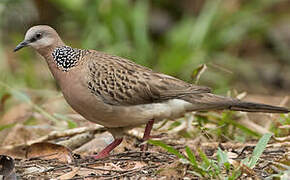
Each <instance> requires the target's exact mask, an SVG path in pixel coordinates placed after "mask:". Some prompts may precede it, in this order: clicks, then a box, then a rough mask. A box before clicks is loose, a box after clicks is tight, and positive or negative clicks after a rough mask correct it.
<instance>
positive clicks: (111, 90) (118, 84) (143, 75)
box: [83, 51, 210, 105]
mask: <svg viewBox="0 0 290 180" xmlns="http://www.w3.org/2000/svg"><path fill="white" fill-rule="evenodd" d="M83 58H85V59H87V60H88V63H87V64H88V69H89V72H90V73H89V81H88V88H89V89H90V90H91V92H92V93H93V94H95V95H96V96H98V97H100V98H102V100H103V101H104V102H105V103H107V104H111V105H138V104H148V103H154V102H161V101H165V100H168V99H174V98H181V97H183V96H186V95H188V94H199V93H207V92H210V89H209V88H207V87H202V86H196V85H192V84H189V83H186V82H184V81H181V80H179V79H176V78H174V77H171V76H168V75H165V74H161V73H156V72H153V71H152V70H151V69H148V68H146V67H143V66H140V65H138V64H135V63H134V62H132V61H129V60H127V59H124V58H120V57H117V56H112V55H108V54H104V53H101V52H97V51H90V53H88V54H87V55H86V56H85V57H83Z"/></svg>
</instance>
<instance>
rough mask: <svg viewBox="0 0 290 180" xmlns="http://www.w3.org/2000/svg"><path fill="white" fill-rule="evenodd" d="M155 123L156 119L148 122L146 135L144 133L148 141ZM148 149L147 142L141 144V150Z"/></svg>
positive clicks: (144, 138)
mask: <svg viewBox="0 0 290 180" xmlns="http://www.w3.org/2000/svg"><path fill="white" fill-rule="evenodd" d="M153 124H154V120H153V119H152V120H150V121H148V123H147V124H146V127H145V131H144V135H143V139H142V140H143V141H147V140H148V139H149V138H150V137H151V136H150V133H151V130H152V127H153ZM146 150H147V144H143V145H142V146H141V151H146Z"/></svg>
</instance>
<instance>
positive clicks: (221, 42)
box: [0, 0, 290, 94]
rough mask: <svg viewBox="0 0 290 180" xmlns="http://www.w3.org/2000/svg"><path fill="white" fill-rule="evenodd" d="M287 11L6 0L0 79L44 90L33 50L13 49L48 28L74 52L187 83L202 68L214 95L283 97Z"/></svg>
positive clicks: (271, 4)
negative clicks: (109, 57) (91, 52)
mask: <svg viewBox="0 0 290 180" xmlns="http://www.w3.org/2000/svg"><path fill="white" fill-rule="evenodd" d="M289 9H290V5H289V1H286V0H262V1H261V0H253V1H243V0H214V1H205V0H197V1H191V0H183V1H173V0H172V1H167V0H160V1H149V0H145V1H141V0H137V1H130V0H82V1H80V0H70V1H68V0H40V1H38V0H34V1H33V0H29V1H23V0H9V1H8V0H4V1H1V2H0V13H1V22H0V23H1V34H2V36H1V42H0V47H1V49H0V52H1V53H0V55H1V67H0V68H1V80H4V81H5V82H10V83H15V84H16V85H19V86H23V87H27V86H28V87H32V88H43V87H46V86H48V84H49V83H46V82H48V81H51V76H50V75H49V73H48V72H47V70H46V67H45V66H43V62H40V60H39V59H40V58H39V57H35V53H34V52H32V51H28V50H25V51H22V52H20V53H19V54H12V53H11V50H12V49H13V47H14V46H15V45H16V44H17V43H18V42H20V41H21V40H22V38H23V37H24V32H25V31H26V30H27V29H28V28H29V27H31V26H32V25H35V24H49V25H51V26H53V27H55V28H56V29H57V30H58V32H59V33H60V34H61V36H62V38H63V39H64V41H65V42H67V44H69V45H71V46H73V47H81V48H89V49H97V50H100V51H106V52H109V53H112V54H116V55H120V56H123V57H127V58H130V59H132V60H134V61H136V62H137V63H140V64H143V65H145V66H149V67H151V68H153V69H155V70H156V71H161V72H164V73H167V74H170V75H174V76H177V77H179V78H182V79H184V80H187V81H190V79H191V73H192V72H193V70H194V69H195V68H196V67H197V66H198V65H200V64H204V63H206V64H207V66H208V67H209V68H208V70H207V71H206V74H205V75H204V76H202V78H201V84H203V85H208V86H211V87H213V89H214V90H215V91H216V92H217V93H222V94H225V93H226V92H227V91H228V90H229V89H231V88H233V87H234V88H240V89H241V90H246V91H249V92H255V93H275V94H281V93H282V94H283V92H287V90H289V89H290V78H289V77H290V75H289V64H290V54H289V52H290V51H289V47H290V43H289V40H290V34H289V29H290V27H289V21H290V20H289V12H290V11H289ZM11 22H13V23H11ZM20 59H21V60H20ZM40 64H41V65H40ZM32 67H35V68H32ZM39 70H41V71H39ZM241 90H240V91H241ZM284 94H285V93H284Z"/></svg>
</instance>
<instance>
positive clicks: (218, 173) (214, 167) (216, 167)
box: [148, 133, 272, 180]
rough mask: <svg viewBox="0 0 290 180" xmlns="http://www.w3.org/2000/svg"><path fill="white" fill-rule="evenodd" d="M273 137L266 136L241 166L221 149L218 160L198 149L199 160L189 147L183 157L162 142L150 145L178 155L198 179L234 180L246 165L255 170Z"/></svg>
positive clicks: (151, 142) (268, 134) (151, 141)
mask: <svg viewBox="0 0 290 180" xmlns="http://www.w3.org/2000/svg"><path fill="white" fill-rule="evenodd" d="M271 136H272V134H270V133H267V134H264V135H263V136H262V137H261V138H260V140H259V142H258V143H257V145H256V147H255V149H254V151H253V154H252V155H251V156H250V157H246V158H245V159H242V160H241V162H242V164H239V165H238V166H237V165H236V164H234V163H236V160H233V159H231V160H230V159H229V157H228V155H227V152H226V151H222V150H221V149H220V148H218V150H217V155H216V156H217V158H216V159H210V158H208V156H207V155H206V154H205V153H204V152H203V151H202V150H200V149H198V157H199V158H197V157H196V155H195V153H194V152H193V151H192V150H191V149H190V148H189V147H187V146H186V147H185V155H183V154H182V153H180V152H179V151H178V150H177V149H175V148H173V147H172V146H169V145H166V144H165V143H163V142H162V141H155V140H149V141H148V143H150V144H152V145H155V146H159V147H161V148H163V149H164V150H166V151H168V152H169V153H171V154H174V155H176V156H177V158H178V159H179V161H180V162H181V163H183V164H189V165H190V167H191V168H190V170H188V172H187V173H191V174H193V175H194V176H196V177H199V178H206V179H227V180H233V179H237V178H239V177H240V176H241V175H242V169H243V168H245V167H243V166H244V165H245V166H246V168H249V169H253V168H255V166H256V164H257V162H258V160H259V158H260V157H261V155H262V153H263V151H264V150H265V148H266V145H267V143H268V142H269V140H270V138H271ZM197 159H199V160H197Z"/></svg>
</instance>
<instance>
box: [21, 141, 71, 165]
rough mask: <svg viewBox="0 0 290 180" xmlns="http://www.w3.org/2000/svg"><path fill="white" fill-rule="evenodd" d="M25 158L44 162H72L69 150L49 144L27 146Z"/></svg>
mask: <svg viewBox="0 0 290 180" xmlns="http://www.w3.org/2000/svg"><path fill="white" fill-rule="evenodd" d="M26 158H28V159H31V158H40V159H45V160H50V159H57V160H58V161H60V162H64V163H71V162H72V161H73V157H72V152H71V150H70V149H68V148H66V147H64V146H61V145H58V144H53V143H49V142H42V143H35V144H32V145H31V146H29V147H28V149H27V153H26Z"/></svg>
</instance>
